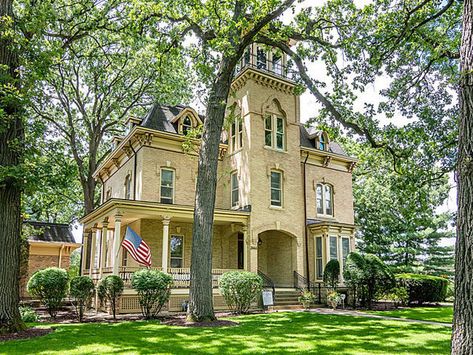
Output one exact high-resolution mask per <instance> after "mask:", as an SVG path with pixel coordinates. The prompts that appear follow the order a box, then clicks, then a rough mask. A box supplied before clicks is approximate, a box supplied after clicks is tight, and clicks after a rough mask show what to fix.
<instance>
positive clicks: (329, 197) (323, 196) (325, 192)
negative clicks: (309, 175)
mask: <svg viewBox="0 0 473 355" xmlns="http://www.w3.org/2000/svg"><path fill="white" fill-rule="evenodd" d="M316 200H317V201H316V205H317V214H318V215H325V216H333V191H332V186H331V185H328V184H317V188H316Z"/></svg>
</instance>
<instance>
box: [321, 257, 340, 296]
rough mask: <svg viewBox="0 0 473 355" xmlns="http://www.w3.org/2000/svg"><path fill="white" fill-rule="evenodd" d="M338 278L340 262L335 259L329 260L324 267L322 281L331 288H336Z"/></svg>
mask: <svg viewBox="0 0 473 355" xmlns="http://www.w3.org/2000/svg"><path fill="white" fill-rule="evenodd" d="M339 278H340V263H339V262H338V260H336V259H332V260H330V261H329V262H328V263H327V265H325V269H324V283H325V284H326V285H327V286H328V287H330V288H332V289H333V290H334V289H335V288H337V286H338V282H339Z"/></svg>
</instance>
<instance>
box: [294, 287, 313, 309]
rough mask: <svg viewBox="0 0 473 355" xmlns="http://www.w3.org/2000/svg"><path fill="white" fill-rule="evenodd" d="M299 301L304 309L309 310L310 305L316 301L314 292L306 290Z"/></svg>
mask: <svg viewBox="0 0 473 355" xmlns="http://www.w3.org/2000/svg"><path fill="white" fill-rule="evenodd" d="M298 301H299V303H300V304H302V306H303V307H304V309H309V308H310V305H311V304H312V303H314V301H315V295H314V294H313V293H312V292H310V291H307V290H305V291H303V292H302V293H301V295H300V296H299V298H298Z"/></svg>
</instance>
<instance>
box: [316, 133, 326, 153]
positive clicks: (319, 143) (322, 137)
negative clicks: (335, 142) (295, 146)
mask: <svg viewBox="0 0 473 355" xmlns="http://www.w3.org/2000/svg"><path fill="white" fill-rule="evenodd" d="M315 147H316V148H317V149H319V150H323V151H325V152H326V151H328V147H329V140H328V135H327V133H326V132H324V131H320V132H319V134H318V137H317V138H316V139H315Z"/></svg>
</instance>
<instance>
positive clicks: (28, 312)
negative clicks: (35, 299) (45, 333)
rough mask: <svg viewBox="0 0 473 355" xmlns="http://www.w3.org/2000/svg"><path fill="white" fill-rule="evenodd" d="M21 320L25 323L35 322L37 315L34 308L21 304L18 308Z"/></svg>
mask: <svg viewBox="0 0 473 355" xmlns="http://www.w3.org/2000/svg"><path fill="white" fill-rule="evenodd" d="M19 310H20V315H21V320H22V321H23V322H25V323H32V322H37V321H38V319H39V317H38V314H37V313H36V312H35V310H34V309H33V308H31V307H27V306H21V307H20V308H19Z"/></svg>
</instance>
